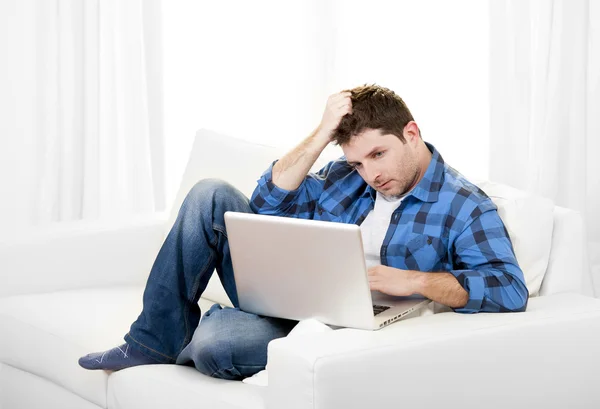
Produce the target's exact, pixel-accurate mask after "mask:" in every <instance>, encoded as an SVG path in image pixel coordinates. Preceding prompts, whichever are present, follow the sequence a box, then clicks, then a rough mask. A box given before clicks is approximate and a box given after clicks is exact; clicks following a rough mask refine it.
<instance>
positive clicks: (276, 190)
mask: <svg viewBox="0 0 600 409" xmlns="http://www.w3.org/2000/svg"><path fill="white" fill-rule="evenodd" d="M275 163H277V161H274V162H273V163H272V164H271V166H269V168H268V169H267V170H266V171H265V172H264V173H263V175H262V176H261V177H260V179H258V186H257V187H256V189H254V192H253V193H252V198H251V199H250V207H251V209H252V211H254V213H257V214H266V215H272V216H284V217H297V218H302V219H312V218H313V216H314V213H315V207H316V203H317V200H318V199H319V197H320V196H321V193H323V187H324V185H325V180H326V179H327V174H328V173H329V170H330V169H331V166H332V165H333V162H330V163H328V164H327V165H326V166H325V167H323V168H322V169H321V170H319V171H318V172H317V173H309V174H308V175H306V177H305V178H304V180H303V181H302V183H301V184H300V186H298V188H297V189H295V190H285V189H282V188H280V187H278V186H276V185H275V184H274V183H273V166H274V165H275Z"/></svg>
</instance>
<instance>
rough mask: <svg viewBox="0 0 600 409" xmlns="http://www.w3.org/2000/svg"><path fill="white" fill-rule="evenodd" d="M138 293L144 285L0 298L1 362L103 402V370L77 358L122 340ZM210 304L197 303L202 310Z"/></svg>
mask: <svg viewBox="0 0 600 409" xmlns="http://www.w3.org/2000/svg"><path fill="white" fill-rule="evenodd" d="M142 292H143V287H115V288H99V289H85V290H71V291H62V292H54V293H47V294H35V295H21V296H13V297H8V298H2V299H0V328H2V330H1V331H2V334H1V336H0V362H4V363H6V364H8V365H10V366H12V367H14V368H17V369H20V370H22V371H25V372H30V373H32V374H34V375H37V376H39V377H41V378H44V379H47V380H48V381H50V382H53V383H55V384H56V385H58V386H60V387H63V388H65V389H67V390H69V391H71V392H72V393H74V394H76V395H78V396H80V397H82V398H84V399H86V400H88V401H90V402H92V403H94V404H96V405H99V406H102V407H106V388H107V381H108V376H107V374H106V373H105V372H104V371H88V370H85V369H83V368H81V367H80V366H79V364H78V363H77V361H78V359H79V357H81V356H83V355H85V354H87V353H90V352H94V351H102V350H106V349H109V348H112V347H114V346H116V345H120V344H121V343H123V336H124V335H125V334H126V333H127V331H128V330H129V326H130V325H131V323H132V321H133V320H135V319H136V318H137V317H138V315H139V313H140V311H141V307H142V302H141V301H142ZM212 304H213V303H212V302H211V301H206V300H201V302H200V305H201V308H202V309H203V311H206V310H207V309H208V308H209V307H210V305H212ZM198 376H199V379H202V378H203V376H202V375H201V374H200V373H198Z"/></svg>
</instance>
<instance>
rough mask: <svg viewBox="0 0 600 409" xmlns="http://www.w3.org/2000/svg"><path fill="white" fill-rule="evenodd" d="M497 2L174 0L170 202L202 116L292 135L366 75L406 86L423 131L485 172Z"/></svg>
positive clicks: (279, 141) (476, 172)
mask: <svg viewBox="0 0 600 409" xmlns="http://www.w3.org/2000/svg"><path fill="white" fill-rule="evenodd" d="M487 7H488V3H487V2H485V1H480V0H457V1H453V2H446V1H443V0H425V1H415V0H412V1H409V0H402V1H382V0H378V1H369V2H366V1H347V0H346V1H344V0H327V1H318V0H309V1H301V0H294V1H285V2H282V1H275V0H260V1H252V2H246V1H242V0H237V1H236V0H222V1H218V2H216V1H198V0H170V1H168V2H164V3H163V18H164V20H163V27H164V41H165V43H164V56H165V67H164V70H165V79H164V83H165V135H166V158H167V159H166V163H167V165H166V166H167V179H166V180H167V205H168V204H169V203H171V201H172V199H173V197H174V195H175V192H176V189H177V187H178V183H179V179H180V177H181V174H182V172H183V169H184V167H185V163H186V161H187V155H188V153H189V149H190V147H191V144H192V141H193V137H194V133H195V131H196V130H197V129H198V128H201V127H205V128H211V129H214V130H218V131H221V132H224V133H228V134H231V135H233V136H237V137H240V138H243V139H248V140H255V141H259V142H263V143H269V144H275V145H281V146H286V147H291V146H293V145H294V144H295V143H297V142H298V141H299V140H300V139H301V138H303V137H304V136H306V135H307V134H308V133H309V132H310V131H311V130H312V129H314V127H316V125H317V124H318V121H319V119H320V115H321V111H322V109H323V107H324V103H325V99H326V97H327V95H329V94H331V93H334V92H337V91H339V90H340V89H343V88H351V87H354V86H356V85H360V84H363V83H367V82H376V83H378V84H380V85H383V86H387V87H389V88H391V89H393V90H395V91H396V92H397V93H398V94H399V95H400V96H402V97H403V98H404V99H405V101H406V102H407V104H408V106H409V108H410V109H411V111H412V112H413V115H414V116H415V119H416V121H417V123H418V124H419V125H420V127H421V129H422V131H423V135H424V139H425V140H427V141H430V142H432V143H433V144H434V145H435V146H436V147H437V148H438V149H439V150H440V151H441V153H442V155H443V156H444V158H445V159H446V160H447V161H448V162H450V163H451V164H452V165H453V166H454V167H455V168H457V169H458V170H460V171H461V172H463V173H465V174H466V175H467V176H469V177H473V178H486V177H487V175H488V173H487V163H488V128H489V115H488V106H489V101H488V83H487V81H488V15H487ZM223 156H224V159H225V158H226V153H223ZM258 176H259V175H257V177H258Z"/></svg>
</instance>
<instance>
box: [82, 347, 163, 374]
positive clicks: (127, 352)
mask: <svg viewBox="0 0 600 409" xmlns="http://www.w3.org/2000/svg"><path fill="white" fill-rule="evenodd" d="M151 364H160V362H158V361H157V360H155V359H153V358H150V357H148V356H146V355H144V354H142V353H141V352H140V351H138V350H137V349H135V348H132V347H131V346H130V345H129V344H123V345H121V346H118V347H115V348H113V349H109V350H108V351H104V352H94V353H91V354H88V355H86V356H82V357H81V358H79V365H80V366H81V367H83V368H85V369H105V370H107V371H118V370H120V369H125V368H129V367H132V366H138V365H151Z"/></svg>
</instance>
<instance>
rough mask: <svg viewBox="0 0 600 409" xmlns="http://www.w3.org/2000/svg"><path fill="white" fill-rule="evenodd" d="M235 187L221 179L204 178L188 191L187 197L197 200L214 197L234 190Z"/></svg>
mask: <svg viewBox="0 0 600 409" xmlns="http://www.w3.org/2000/svg"><path fill="white" fill-rule="evenodd" d="M233 191H235V188H234V187H233V186H232V185H231V184H230V183H228V182H226V181H224V180H221V179H202V180H200V181H198V182H197V183H196V184H195V185H194V186H193V187H192V188H191V189H190V191H189V192H188V194H187V197H188V198H190V199H192V200H194V201H196V200H199V199H207V198H212V197H214V196H215V194H219V193H221V192H233Z"/></svg>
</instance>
